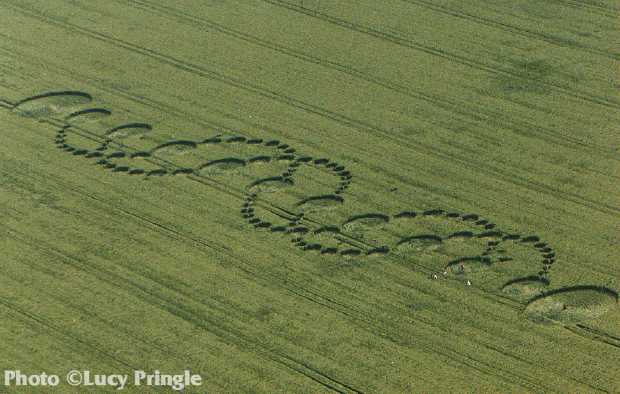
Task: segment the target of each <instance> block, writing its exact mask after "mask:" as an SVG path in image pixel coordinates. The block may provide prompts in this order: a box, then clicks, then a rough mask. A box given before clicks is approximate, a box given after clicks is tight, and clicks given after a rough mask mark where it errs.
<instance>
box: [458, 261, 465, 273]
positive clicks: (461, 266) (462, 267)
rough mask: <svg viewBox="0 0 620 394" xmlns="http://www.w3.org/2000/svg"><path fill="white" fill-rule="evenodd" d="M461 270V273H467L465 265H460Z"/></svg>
mask: <svg viewBox="0 0 620 394" xmlns="http://www.w3.org/2000/svg"><path fill="white" fill-rule="evenodd" d="M459 268H460V270H461V272H465V266H464V265H463V263H461V265H459Z"/></svg>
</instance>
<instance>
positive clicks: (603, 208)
mask: <svg viewBox="0 0 620 394" xmlns="http://www.w3.org/2000/svg"><path fill="white" fill-rule="evenodd" d="M263 1H271V0H263ZM16 8H17V9H18V10H19V11H21V12H22V13H24V14H27V15H31V16H33V17H35V18H37V19H42V20H45V21H47V22H49V23H51V24H55V25H58V26H60V27H63V28H65V29H68V30H73V31H76V32H81V33H83V34H86V35H88V36H90V37H93V38H96V39H99V40H102V41H106V42H109V43H112V44H114V45H116V46H119V47H122V48H125V49H128V50H130V51H132V52H136V53H140V54H142V55H146V56H149V57H152V58H155V59H158V60H159V61H161V62H163V63H166V64H169V65H171V66H173V67H175V68H177V69H179V70H183V71H186V72H189V73H192V74H195V75H198V76H202V77H205V78H209V79H213V80H216V81H218V82H221V83H224V84H227V85H230V86H232V87H235V88H238V89H242V90H245V91H248V92H251V93H253V94H257V95H259V96H261V97H264V98H268V99H271V100H275V101H278V102H281V103H283V104H286V105H289V106H291V107H293V108H296V109H298V110H302V111H305V112H308V113H312V114H315V115H318V116H321V117H324V118H326V119H330V120H332V121H334V122H337V123H339V124H342V125H344V126H347V127H351V128H353V129H356V130H363V131H367V132H372V133H379V134H381V135H384V136H387V137H389V138H391V139H393V140H397V141H399V142H401V143H402V144H404V146H407V147H409V148H411V149H412V150H416V151H418V152H423V153H426V154H429V153H430V154H432V155H434V156H436V157H440V158H442V159H443V160H448V161H452V162H458V163H459V164H461V165H462V166H464V168H472V169H474V168H475V169H477V170H478V171H479V172H481V173H484V174H486V175H488V176H492V177H495V178H498V179H502V180H504V181H506V182H509V183H513V184H515V185H519V186H525V187H526V188H529V189H531V190H535V191H537V192H543V193H545V194H549V195H553V196H554V197H556V198H558V199H560V200H566V201H570V202H572V203H575V204H578V205H582V206H584V207H588V208H590V209H593V210H597V211H599V212H601V213H606V214H612V215H615V216H620V207H615V206H611V205H608V204H606V203H598V202H596V201H593V200H590V199H588V198H585V197H581V196H579V195H577V194H575V193H569V192H563V191H560V190H558V189H556V188H553V187H551V186H547V185H544V184H542V183H539V182H535V181H533V180H528V179H526V178H524V177H522V176H516V175H514V174H511V175H506V174H505V173H504V172H503V171H501V170H499V169H497V168H493V167H492V166H490V165H479V166H476V167H474V166H472V162H471V160H470V159H468V158H467V157H458V156H456V155H454V154H445V153H442V152H441V151H440V150H438V149H437V148H435V147H432V146H430V145H424V144H418V145H412V144H411V142H410V141H407V140H403V139H401V138H394V136H393V135H392V134H391V133H390V132H389V131H387V130H383V129H382V128H381V127H379V126H376V125H371V124H368V123H366V122H364V121H361V120H356V119H353V118H349V117H347V116H345V115H342V114H339V113H334V112H332V111H329V110H326V109H323V108H320V107H316V106H314V105H312V104H308V103H304V102H302V101H300V100H297V99H294V98H291V97H288V96H284V95H281V94H279V93H277V92H274V91H270V90H264V89H262V88H260V87H257V86H253V85H251V84H249V83H247V82H244V81H238V80H236V79H234V78H231V77H226V76H224V75H222V74H220V73H217V72H214V71H209V70H205V69H203V68H201V67H199V66H196V65H192V64H188V63H185V62H183V61H180V60H178V59H175V58H171V57H169V56H166V55H163V54H160V53H158V52H156V51H153V50H150V49H145V48H141V47H137V46H135V45H133V44H129V43H127V42H125V41H122V40H117V39H115V38H112V37H109V36H107V35H104V34H102V33H97V32H93V31H91V30H89V29H85V28H82V27H79V26H75V25H70V24H67V23H64V22H59V21H56V20H55V19H53V18H50V17H48V16H45V15H41V14H38V13H36V12H33V11H28V10H24V9H22V8H21V7H16ZM33 13H34V15H33Z"/></svg>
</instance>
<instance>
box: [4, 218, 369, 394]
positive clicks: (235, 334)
mask: <svg viewBox="0 0 620 394" xmlns="http://www.w3.org/2000/svg"><path fill="white" fill-rule="evenodd" d="M12 233H13V234H12V236H13V237H14V238H15V239H17V240H19V241H21V242H23V243H26V244H28V245H29V246H30V247H32V248H35V249H38V250H41V251H44V252H46V254H49V255H54V256H55V257H56V258H61V259H62V261H63V262H64V263H66V264H69V265H71V266H73V267H74V268H77V269H80V270H83V271H86V272H89V273H91V274H93V275H94V276H95V277H96V278H97V279H98V280H102V281H104V282H106V283H108V284H110V285H112V286H115V287H121V288H123V289H125V290H127V291H130V292H131V293H132V294H134V295H135V296H136V297H137V298H139V299H141V300H142V301H144V302H146V303H148V304H150V305H153V306H156V307H158V308H160V309H163V310H165V311H167V312H168V313H170V314H171V315H173V316H177V317H178V318H181V319H182V320H185V321H187V322H188V323H190V324H193V325H194V326H197V327H200V328H202V329H204V330H205V331H207V332H210V333H212V334H214V335H216V336H218V337H219V338H220V339H222V340H224V341H225V342H227V343H229V344H232V345H234V346H236V347H238V348H239V349H240V350H245V351H247V349H251V350H252V352H253V353H254V354H256V355H258V356H260V357H262V358H266V359H268V360H270V361H273V362H275V363H277V364H280V365H282V366H284V367H286V368H288V369H290V370H292V371H294V372H296V373H299V374H302V375H304V376H306V377H307V378H310V379H312V380H313V381H315V382H317V383H319V384H321V385H323V386H324V387H325V388H328V389H330V390H332V391H336V392H339V393H349V392H353V393H361V391H358V390H355V389H350V388H349V386H348V385H343V387H337V386H336V384H339V382H338V381H337V380H334V379H332V378H330V377H328V376H327V375H325V374H323V373H322V372H320V371H319V370H317V369H311V368H309V366H308V365H307V364H304V363H303V362H301V361H298V360H295V359H294V358H293V357H291V356H289V355H286V354H283V353H281V352H279V351H277V350H275V349H270V348H269V347H268V346H266V345H265V344H262V343H259V342H257V341H253V340H251V339H249V338H247V337H246V336H245V335H244V334H242V333H241V332H239V331H238V330H236V329H234V328H232V327H230V326H228V325H222V324H221V320H220V319H217V320H216V319H214V318H211V317H210V315H208V314H204V313H202V314H197V311H195V310H192V309H193V308H188V307H186V306H185V305H184V303H181V302H180V301H179V300H176V299H175V300H174V301H172V300H169V299H167V297H165V295H161V294H157V292H156V291H154V290H149V289H148V288H147V287H146V286H143V285H140V284H139V283H136V282H134V281H131V280H130V279H127V278H124V277H122V276H121V275H119V274H116V273H114V272H112V271H110V270H102V269H101V268H97V267H93V266H92V265H90V264H89V263H88V262H86V261H83V260H82V259H80V258H79V257H77V256H73V255H69V254H66V253H64V252H62V251H60V250H58V249H56V248H55V247H53V246H52V245H49V244H46V245H42V241H41V240H37V239H30V237H28V236H27V235H26V234H23V233H18V232H17V231H15V230H12ZM121 284H122V285H121ZM0 303H2V300H0ZM119 362H122V361H120V360H119ZM133 369H134V370H136V369H139V368H136V367H133Z"/></svg>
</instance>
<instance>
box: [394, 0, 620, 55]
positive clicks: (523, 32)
mask: <svg viewBox="0 0 620 394" xmlns="http://www.w3.org/2000/svg"><path fill="white" fill-rule="evenodd" d="M400 1H402V2H405V3H408V4H413V5H417V6H419V7H423V8H426V9H430V10H433V11H436V12H439V13H442V14H445V15H450V16H454V17H456V18H460V19H465V20H468V21H471V22H474V23H477V24H481V25H485V26H488V27H491V28H495V29H499V30H503V31H506V32H509V33H512V34H517V35H520V36H522V37H525V38H530V39H535V40H540V41H544V42H546V43H549V44H552V45H556V46H559V47H563V48H569V49H578V50H583V51H586V52H588V53H591V54H596V55H601V56H604V57H607V58H610V59H614V60H618V59H620V54H618V53H615V52H610V51H604V50H601V49H598V48H594V47H590V46H587V45H583V44H580V43H579V42H577V41H572V40H568V39H562V38H559V37H555V36H553V35H549V34H545V33H539V32H537V31H534V30H530V29H526V28H523V27H519V26H515V25H511V24H509V23H505V22H500V21H497V20H493V19H491V18H486V17H482V16H478V15H475V14H471V13H468V12H465V11H460V10H456V9H453V8H450V7H447V6H443V5H440V4H434V3H432V2H430V1H425V0H400Z"/></svg>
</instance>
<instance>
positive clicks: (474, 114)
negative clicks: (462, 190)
mask: <svg viewBox="0 0 620 394" xmlns="http://www.w3.org/2000/svg"><path fill="white" fill-rule="evenodd" d="M116 1H119V4H121V2H120V0H116ZM122 4H125V3H124V2H122ZM131 5H132V6H134V7H137V8H139V9H145V10H149V11H151V12H155V13H158V14H161V15H165V16H167V17H169V18H174V19H176V20H180V21H185V22H186V23H189V24H191V25H197V26H200V27H209V28H211V29H214V30H217V31H218V32H220V33H222V34H225V35H228V36H231V37H233V38H235V39H238V40H241V41H243V42H246V43H249V44H252V45H255V46H259V47H262V48H267V49H270V50H273V51H275V52H277V53H280V54H282V55H286V56H290V57H293V58H296V59H298V60H301V61H304V62H308V63H312V64H316V65H319V66H321V67H324V68H327V69H331V70H335V71H338V72H341V73H344V74H347V75H349V76H352V77H354V78H358V79H361V80H363V81H366V82H368V83H372V84H375V85H377V86H381V87H383V88H386V89H388V90H390V91H393V92H396V93H399V94H403V95H405V96H407V97H410V98H413V99H418V100H423V101H425V102H428V103H429V104H431V105H433V106H437V107H439V108H442V109H445V110H448V111H451V112H456V113H458V114H459V115H461V116H466V117H468V118H470V119H472V120H474V121H481V122H485V123H487V124H491V125H495V126H498V127H502V128H504V129H508V130H510V131H512V132H513V133H515V134H517V135H521V136H526V137H530V138H535V139H541V140H543V141H545V142H549V143H553V144H559V145H562V146H566V147H571V148H573V149H583V148H585V149H591V150H593V151H596V152H598V153H601V154H603V155H605V156H607V157H609V158H612V159H618V158H617V156H616V155H614V154H613V152H612V150H610V149H609V148H606V147H603V146H598V145H594V144H591V143H587V142H584V141H581V140H580V139H578V138H575V137H571V136H567V135H564V134H559V133H557V132H556V131H554V130H552V129H548V128H545V127H544V126H542V125H535V124H531V123H528V122H525V121H520V122H519V121H516V120H514V119H508V118H507V117H505V116H504V115H503V114H501V113H499V112H497V111H491V110H486V111H484V112H483V111H481V110H478V109H476V110H469V109H468V110H465V109H463V103H461V102H458V101H454V100H450V99H447V98H444V97H440V96H436V95H432V94H428V93H425V92H423V91H420V90H416V89H413V88H411V87H408V86H405V85H400V84H398V83H396V82H393V81H390V80H388V79H385V78H381V77H379V76H376V75H372V74H368V73H365V72H363V71H360V70H357V69H355V68H354V67H352V66H349V65H344V64H340V63H338V62H335V61H332V60H329V59H323V58H319V57H316V56H314V55H312V54H308V53H304V52H301V51H298V50H296V49H294V48H289V47H286V46H283V45H280V44H278V43H275V42H272V41H268V40H264V39H261V38H259V37H256V36H252V35H249V34H246V33H243V32H242V31H237V30H233V29H231V28H228V27H226V26H223V25H221V24H218V23H215V22H213V21H210V20H208V19H205V18H199V17H196V16H193V15H190V14H187V13H185V12H183V11H181V10H178V9H176V8H172V7H167V6H163V5H156V4H152V3H148V2H147V1H140V0H133V1H132V4H131ZM500 119H501V120H500ZM526 129H531V130H536V131H537V132H539V133H540V134H534V133H532V132H530V131H527V130H526ZM467 132H468V134H470V135H471V136H472V137H474V138H478V139H483V138H482V137H480V135H479V134H477V133H471V132H469V131H467ZM541 134H542V135H541ZM484 138H487V139H488V138H491V137H490V136H489V135H488V134H487V135H485V137H484ZM618 160H620V159H618Z"/></svg>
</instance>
